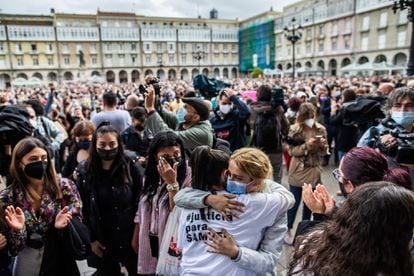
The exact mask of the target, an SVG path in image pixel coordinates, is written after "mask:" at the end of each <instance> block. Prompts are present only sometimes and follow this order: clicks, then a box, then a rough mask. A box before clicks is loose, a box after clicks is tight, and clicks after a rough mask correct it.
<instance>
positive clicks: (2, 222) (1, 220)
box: [0, 201, 8, 234]
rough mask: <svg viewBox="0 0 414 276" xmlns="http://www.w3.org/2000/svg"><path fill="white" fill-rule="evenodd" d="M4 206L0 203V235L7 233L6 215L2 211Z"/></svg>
mask: <svg viewBox="0 0 414 276" xmlns="http://www.w3.org/2000/svg"><path fill="white" fill-rule="evenodd" d="M5 208H6V206H4V205H3V203H2V202H1V201H0V233H2V234H4V233H5V232H6V231H7V228H8V227H7V224H6V218H5V215H6V213H5V212H4V209H5Z"/></svg>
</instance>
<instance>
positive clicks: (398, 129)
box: [358, 87, 414, 179]
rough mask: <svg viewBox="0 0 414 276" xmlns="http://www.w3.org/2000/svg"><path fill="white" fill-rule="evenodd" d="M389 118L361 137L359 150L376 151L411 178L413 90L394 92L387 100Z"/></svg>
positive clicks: (412, 159)
mask: <svg viewBox="0 0 414 276" xmlns="http://www.w3.org/2000/svg"><path fill="white" fill-rule="evenodd" d="M388 107H389V115H388V117H387V118H386V119H385V120H384V121H382V122H381V124H379V125H378V126H374V127H371V128H370V129H368V130H367V131H366V132H365V134H364V135H363V136H362V137H361V139H360V140H359V143H358V147H363V146H369V147H372V148H378V149H379V150H380V151H381V152H382V153H383V154H385V155H386V156H387V157H388V162H389V163H390V165H391V167H399V166H406V167H408V168H409V173H410V176H411V179H414V170H413V168H414V130H413V123H414V90H413V89H411V88H408V87H402V88H398V89H396V90H395V91H394V92H393V93H392V94H391V95H390V96H389V98H388Z"/></svg>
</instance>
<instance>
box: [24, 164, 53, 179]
mask: <svg viewBox="0 0 414 276" xmlns="http://www.w3.org/2000/svg"><path fill="white" fill-rule="evenodd" d="M46 169H47V162H44V161H37V162H33V163H29V164H27V165H26V166H24V169H23V171H24V173H25V174H26V175H27V176H28V177H30V178H34V179H39V180H41V179H42V178H43V175H44V174H45V171H46Z"/></svg>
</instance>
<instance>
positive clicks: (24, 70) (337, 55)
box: [0, 0, 412, 87]
mask: <svg viewBox="0 0 414 276" xmlns="http://www.w3.org/2000/svg"><path fill="white" fill-rule="evenodd" d="M391 5H392V1H389V0H302V1H299V2H296V3H294V4H292V5H289V6H286V7H284V8H283V11H282V12H274V11H273V10H272V9H271V10H270V11H267V12H264V13H262V14H258V15H256V16H253V17H251V18H248V19H246V20H243V21H239V20H238V19H234V20H230V19H218V18H217V11H216V10H212V11H211V16H210V17H211V18H210V19H206V18H172V17H147V16H141V15H136V14H134V13H114V12H102V11H99V10H98V12H97V13H96V14H89V15H81V14H63V13H54V12H53V13H51V14H50V15H48V16H33V15H10V14H0V87H4V86H7V85H10V82H11V81H12V80H15V79H18V78H23V79H26V80H30V79H31V78H35V79H40V80H42V81H44V82H50V81H57V82H71V81H79V80H80V81H87V80H89V79H90V78H92V77H93V76H98V77H100V78H102V79H103V80H106V81H109V82H117V83H120V82H131V81H132V82H134V81H138V80H142V79H143V77H144V76H145V75H147V74H150V73H152V74H154V75H156V76H158V77H160V78H161V79H171V80H173V79H182V80H190V79H191V78H192V77H193V76H195V75H197V74H199V73H203V74H205V75H207V76H210V77H220V78H224V79H226V78H235V77H238V76H239V72H249V70H251V69H253V68H254V67H260V68H262V69H265V68H269V69H275V68H278V69H280V70H281V71H284V72H287V73H288V72H289V70H291V68H292V65H293V64H292V63H293V60H292V57H293V51H295V56H296V60H295V68H296V72H298V73H299V74H308V75H339V74H340V73H341V68H343V67H345V66H347V65H349V64H364V63H367V62H375V63H379V62H386V63H387V64H393V65H396V66H399V67H400V68H404V67H405V66H406V63H407V60H408V52H409V44H410V37H411V31H412V24H409V22H408V20H407V12H406V11H403V12H398V13H397V14H394V13H393V11H392V9H391ZM292 18H295V19H296V22H297V23H298V24H300V25H301V26H302V27H303V31H302V38H301V39H300V40H299V41H298V42H297V43H296V47H295V49H293V47H292V43H291V42H289V41H288V40H287V39H286V37H285V34H284V28H285V27H286V26H289V24H291V21H292ZM269 26H270V27H269ZM272 33H273V34H272Z"/></svg>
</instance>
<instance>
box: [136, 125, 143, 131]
mask: <svg viewBox="0 0 414 276" xmlns="http://www.w3.org/2000/svg"><path fill="white" fill-rule="evenodd" d="M135 129H136V130H138V131H143V130H144V129H145V127H144V126H142V125H136V126H135Z"/></svg>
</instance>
